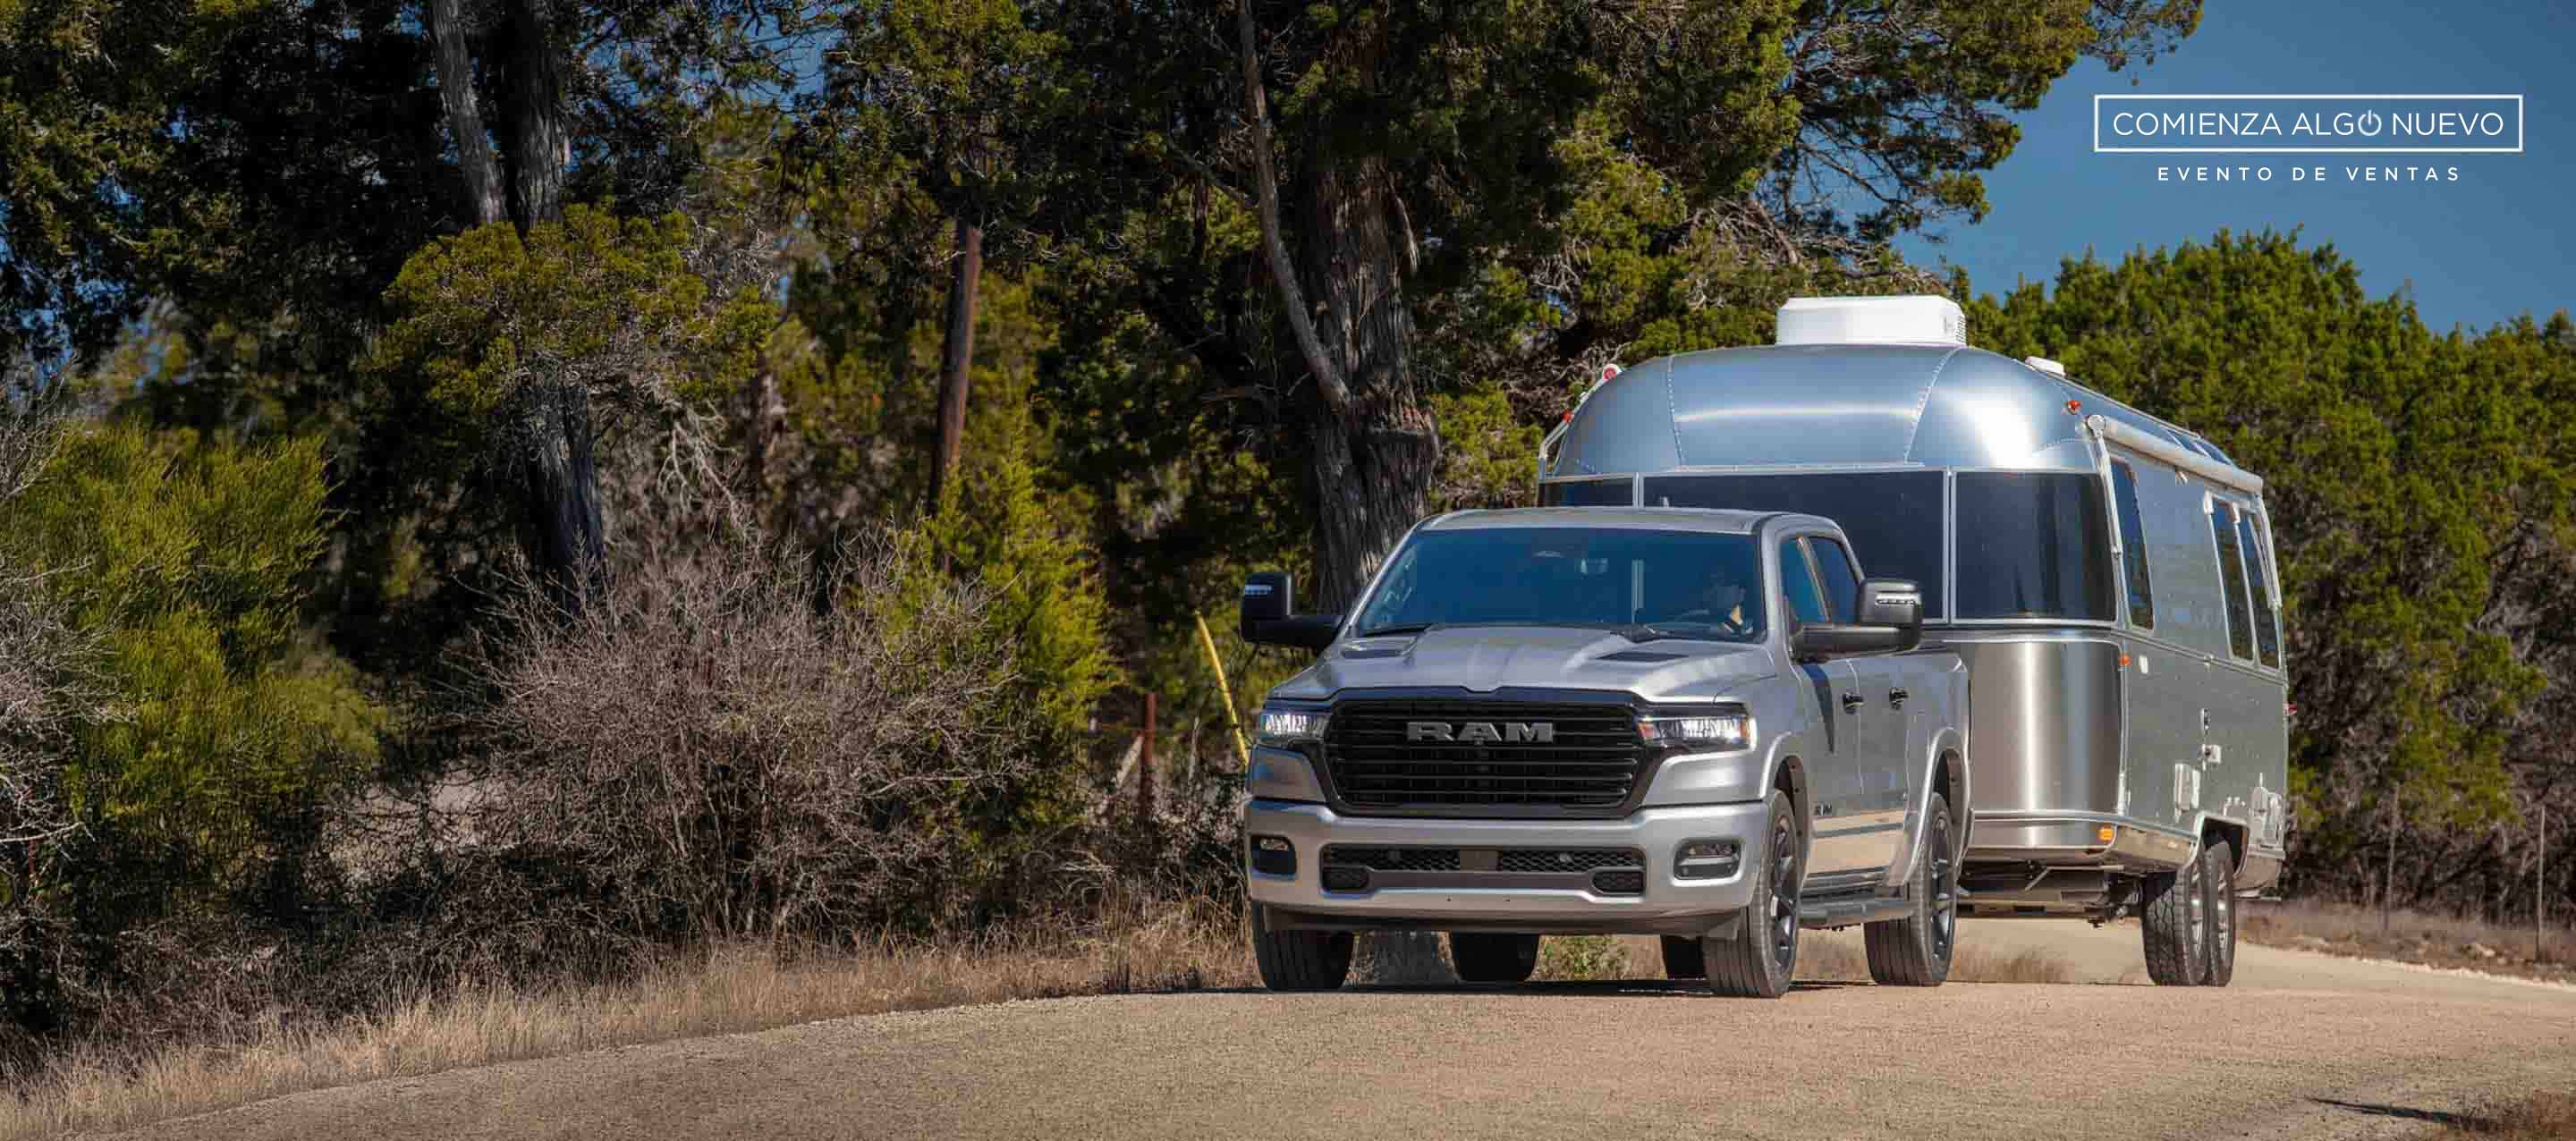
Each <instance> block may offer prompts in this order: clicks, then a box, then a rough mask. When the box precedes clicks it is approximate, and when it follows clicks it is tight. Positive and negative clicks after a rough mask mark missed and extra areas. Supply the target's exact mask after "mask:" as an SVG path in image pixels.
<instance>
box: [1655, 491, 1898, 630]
mask: <svg viewBox="0 0 2576 1141" xmlns="http://www.w3.org/2000/svg"><path fill="white" fill-rule="evenodd" d="M1941 478H1942V477H1941V473H1940V472H1937V471H1859V472H1800V473H1791V474H1761V475H1751V474H1748V475H1650V476H1647V477H1646V496H1645V503H1646V505H1647V506H1649V507H1731V508H1737V509H1740V510H1745V511H1797V512H1802V513H1805V514H1808V515H1822V516H1824V517H1825V518H1827V519H1831V520H1833V521H1834V522H1836V523H1839V524H1841V525H1842V529H1843V534H1844V535H1845V536H1847V537H1849V538H1850V539H1851V541H1852V546H1853V547H1854V548H1855V549H1857V550H1863V551H1868V552H1869V565H1870V566H1871V567H1872V568H1873V569H1875V570H1876V571H1877V573H1879V574H1882V575H1886V576H1888V577H1891V578H1910V579H1913V580H1914V584H1915V586H1916V587H1917V588H1919V589H1921V590H1922V592H1923V614H1924V616H1925V617H1927V618H1931V617H1938V616H1940V615H1941V614H1943V613H1944V611H1943V610H1942V609H1941V599H1942V592H1941Z"/></svg>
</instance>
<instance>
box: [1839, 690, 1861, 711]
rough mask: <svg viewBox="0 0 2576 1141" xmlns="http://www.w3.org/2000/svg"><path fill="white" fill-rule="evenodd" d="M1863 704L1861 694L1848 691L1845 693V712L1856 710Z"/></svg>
mask: <svg viewBox="0 0 2576 1141" xmlns="http://www.w3.org/2000/svg"><path fill="white" fill-rule="evenodd" d="M1861 704H1862V703H1861V696H1860V695H1859V694H1857V693H1846V694H1844V695H1843V712H1845V713H1852V712H1856V711H1858V710H1859V709H1860V707H1861Z"/></svg>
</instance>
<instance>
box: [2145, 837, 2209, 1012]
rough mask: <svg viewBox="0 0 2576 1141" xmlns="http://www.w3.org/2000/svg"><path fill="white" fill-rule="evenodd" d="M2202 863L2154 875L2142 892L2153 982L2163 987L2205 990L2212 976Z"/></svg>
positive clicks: (2148, 973) (2206, 895)
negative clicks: (2203, 986)
mask: <svg viewBox="0 0 2576 1141" xmlns="http://www.w3.org/2000/svg"><path fill="white" fill-rule="evenodd" d="M2200 863H2201V862H2200V860H2199V858H2197V857H2195V858H2194V859H2193V860H2192V861H2191V862H2190V863H2188V864H2184V865H2183V866H2182V867H2181V868H2180V869H2177V870H2175V871H2170V872H2162V873H2159V874H2156V875H2152V876H2148V877H2147V878H2146V882H2145V883H2144V884H2143V885H2142V886H2141V887H2140V890H2139V906H2138V924H2139V927H2140V928H2142V929H2143V930H2144V931H2145V932H2146V945H2147V977H2148V978H2151V979H2154V980H2155V981H2156V985H2157V986H2199V985H2200V984H2201V983H2202V982H2203V981H2205V980H2207V979H2208V977H2209V896H2208V893H2207V892H2206V890H2205V889H2204V888H2203V887H2202V885H2201V879H2200Z"/></svg>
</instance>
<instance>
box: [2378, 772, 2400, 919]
mask: <svg viewBox="0 0 2576 1141" xmlns="http://www.w3.org/2000/svg"><path fill="white" fill-rule="evenodd" d="M2396 893H2397V793H2396V791H2395V790H2393V789H2392V790H2390V791H2389V793H2388V871H2387V873H2386V874H2385V875H2383V876H2382V877H2381V878H2380V881H2379V933H2380V934H2382V935H2386V934H2388V913H2389V911H2390V909H2391V908H2393V907H2395V906H2396Z"/></svg>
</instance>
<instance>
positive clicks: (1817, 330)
mask: <svg viewBox="0 0 2576 1141" xmlns="http://www.w3.org/2000/svg"><path fill="white" fill-rule="evenodd" d="M1772 343H1773V344H1780V345H1964V344H1967V343H1968V315H1967V314H1966V313H1962V312H1960V311H1959V306H1958V303H1957V302H1954V301H1952V300H1950V299H1949V298H1947V297H1936V296H1932V295H1930V294H1917V295H1913V296H1908V297H1792V298H1790V299H1789V301H1788V303H1787V304H1785V305H1782V306H1781V307H1780V333H1779V336H1778V337H1777V338H1775V339H1774V340H1773V342H1772Z"/></svg>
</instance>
